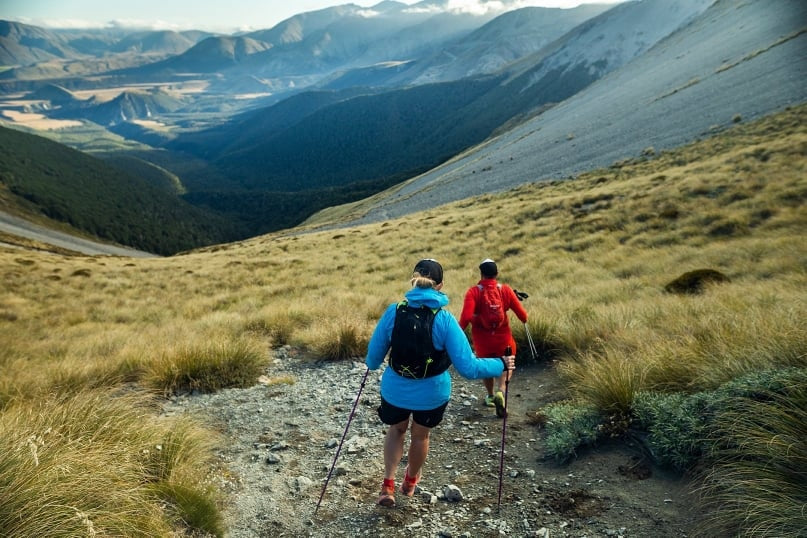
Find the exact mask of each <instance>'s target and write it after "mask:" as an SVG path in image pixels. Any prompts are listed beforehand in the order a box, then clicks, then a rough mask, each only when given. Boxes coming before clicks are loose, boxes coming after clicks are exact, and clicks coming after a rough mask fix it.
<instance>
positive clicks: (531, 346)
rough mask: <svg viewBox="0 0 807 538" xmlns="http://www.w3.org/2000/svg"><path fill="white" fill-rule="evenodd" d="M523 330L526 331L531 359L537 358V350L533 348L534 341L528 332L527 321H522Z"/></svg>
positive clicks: (535, 359)
mask: <svg viewBox="0 0 807 538" xmlns="http://www.w3.org/2000/svg"><path fill="white" fill-rule="evenodd" d="M524 332H525V333H527V343H528V344H529V345H530V353H532V360H534V361H537V360H538V350H537V349H536V348H535V342H534V341H533V339H532V335H531V334H530V328H529V327H528V326H527V323H526V322H525V323H524Z"/></svg>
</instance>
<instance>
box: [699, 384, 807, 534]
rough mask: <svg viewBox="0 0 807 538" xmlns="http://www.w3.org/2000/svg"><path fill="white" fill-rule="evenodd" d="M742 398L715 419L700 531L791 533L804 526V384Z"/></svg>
mask: <svg viewBox="0 0 807 538" xmlns="http://www.w3.org/2000/svg"><path fill="white" fill-rule="evenodd" d="M800 381H801V383H800V384H797V385H791V386H787V387H785V389H784V390H783V391H781V392H767V393H765V394H763V395H761V398H760V397H758V398H743V399H741V400H739V401H738V402H737V404H736V405H735V406H734V407H732V408H730V409H728V410H726V411H724V412H723V414H722V416H721V417H720V419H719V420H718V421H717V424H719V429H718V431H717V432H715V434H714V439H713V442H714V445H715V448H714V452H713V454H712V456H713V457H715V458H716V459H717V463H716V464H715V465H714V467H713V468H712V469H711V471H710V472H709V474H708V477H707V479H706V481H705V484H704V486H703V488H702V489H701V492H700V493H701V494H702V497H703V499H704V502H705V503H706V504H707V505H708V506H710V507H711V508H712V511H711V517H710V519H709V521H708V525H707V526H706V527H705V529H704V535H707V534H706V533H708V535H711V536H714V535H718V534H730V535H732V536H743V537H746V536H765V537H773V536H776V537H791V538H795V537H797V536H803V535H804V531H805V528H807V439H805V435H804V432H805V431H807V386H805V385H804V381H805V380H804V379H803V378H802V379H801V380H800Z"/></svg>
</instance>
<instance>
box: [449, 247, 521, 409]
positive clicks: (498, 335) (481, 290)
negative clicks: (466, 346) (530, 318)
mask: <svg viewBox="0 0 807 538" xmlns="http://www.w3.org/2000/svg"><path fill="white" fill-rule="evenodd" d="M479 273H480V280H479V282H478V283H477V285H476V286H473V287H471V288H469V289H468V291H467V292H466V293H465V302H464V303H463V305H462V314H461V315H460V320H459V322H460V327H461V328H462V330H465V328H466V327H467V326H468V324H469V323H470V324H471V340H472V342H473V347H474V352H475V354H476V355H477V356H478V357H498V356H503V355H504V352H505V349H506V348H507V347H508V346H509V347H510V349H511V353H510V354H511V355H515V354H516V343H515V340H513V334H512V332H511V331H510V323H509V321H508V319H507V311H508V310H512V311H513V312H514V313H515V315H516V316H517V317H518V319H519V320H521V321H522V322H523V323H527V311H526V310H524V307H523V306H521V302H520V301H519V300H518V297H516V294H515V292H514V291H513V289H512V288H511V287H510V286H508V285H506V284H499V283H498V282H497V281H496V277H497V276H498V275H499V269H498V267H497V266H496V262H494V261H493V260H491V259H490V258H487V259H485V260H483V261H482V263H481V264H479ZM511 375H512V372H510V371H505V372H502V375H501V376H500V377H499V382H498V387H497V389H498V390H497V391H496V392H495V394H494V380H495V378H492V377H491V378H485V379H483V380H482V383H483V384H484V386H485V390H487V396H486V397H485V405H486V406H488V407H496V416H498V417H504V415H505V413H506V410H505V403H504V394H503V392H504V390H505V385H506V383H507V382H509V381H510V376H511Z"/></svg>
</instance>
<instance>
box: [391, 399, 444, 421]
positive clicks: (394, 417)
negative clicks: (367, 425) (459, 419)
mask: <svg viewBox="0 0 807 538" xmlns="http://www.w3.org/2000/svg"><path fill="white" fill-rule="evenodd" d="M447 406H448V402H446V403H444V404H443V405H441V406H440V407H437V408H435V409H430V410H428V411H413V410H411V409H403V408H401V407H395V406H394V405H392V404H391V403H389V402H388V401H386V400H385V399H384V398H383V397H382V398H381V405H379V406H378V418H380V419H381V422H383V423H384V424H389V425H390V426H392V425H394V424H398V423H399V422H403V421H404V420H407V419H408V418H409V415H412V420H414V421H415V422H417V423H418V424H420V425H421V426H424V427H426V428H434V427H435V426H437V425H438V424H440V422H441V421H442V420H443V414H444V413H445V412H446V407H447Z"/></svg>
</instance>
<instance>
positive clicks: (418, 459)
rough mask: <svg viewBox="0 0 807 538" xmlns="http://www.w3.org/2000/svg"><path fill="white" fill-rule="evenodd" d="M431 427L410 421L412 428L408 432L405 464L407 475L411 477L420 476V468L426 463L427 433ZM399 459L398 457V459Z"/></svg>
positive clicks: (427, 452) (427, 453)
mask: <svg viewBox="0 0 807 538" xmlns="http://www.w3.org/2000/svg"><path fill="white" fill-rule="evenodd" d="M430 433H431V428H427V427H426V426H421V425H420V424H418V423H417V422H414V421H413V422H412V430H411V432H410V434H411V439H410V442H409V453H408V456H407V466H408V467H409V476H411V477H412V478H414V477H416V476H420V469H421V468H422V467H423V464H424V463H426V456H428V455H429V434H430ZM399 461H400V459H399Z"/></svg>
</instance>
